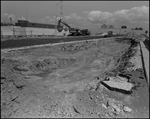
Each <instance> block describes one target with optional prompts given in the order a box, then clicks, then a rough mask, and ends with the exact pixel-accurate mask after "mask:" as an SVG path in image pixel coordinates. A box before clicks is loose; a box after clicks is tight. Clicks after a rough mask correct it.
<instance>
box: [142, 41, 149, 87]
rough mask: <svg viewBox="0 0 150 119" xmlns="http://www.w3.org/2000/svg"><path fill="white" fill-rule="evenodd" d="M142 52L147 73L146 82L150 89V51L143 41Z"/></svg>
mask: <svg viewBox="0 0 150 119" xmlns="http://www.w3.org/2000/svg"><path fill="white" fill-rule="evenodd" d="M140 51H141V58H142V65H143V69H144V72H145V77H146V81H147V84H148V87H149V51H148V49H147V48H146V46H145V45H144V43H143V41H140ZM147 54H148V55H147Z"/></svg>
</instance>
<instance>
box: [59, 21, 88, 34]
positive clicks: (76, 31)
mask: <svg viewBox="0 0 150 119" xmlns="http://www.w3.org/2000/svg"><path fill="white" fill-rule="evenodd" d="M61 24H63V25H65V26H66V27H67V28H68V29H69V33H70V34H69V35H68V36H89V35H90V31H89V30H88V29H79V28H72V27H71V26H69V25H68V24H67V23H66V22H64V21H62V19H60V20H59V21H58V25H57V30H58V32H61V31H62V30H63V26H62V25H61Z"/></svg>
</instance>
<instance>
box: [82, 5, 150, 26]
mask: <svg viewBox="0 0 150 119" xmlns="http://www.w3.org/2000/svg"><path fill="white" fill-rule="evenodd" d="M83 13H84V14H86V15H87V19H88V21H89V22H91V23H121V24H132V23H149V7H146V6H142V7H134V8H131V9H128V10H127V9H122V10H118V11H115V12H114V13H110V12H103V11H90V12H89V11H83Z"/></svg>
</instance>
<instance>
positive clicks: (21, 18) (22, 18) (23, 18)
mask: <svg viewBox="0 0 150 119" xmlns="http://www.w3.org/2000/svg"><path fill="white" fill-rule="evenodd" d="M18 20H26V18H25V17H20V18H18Z"/></svg>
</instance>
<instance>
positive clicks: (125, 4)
mask: <svg viewBox="0 0 150 119" xmlns="http://www.w3.org/2000/svg"><path fill="white" fill-rule="evenodd" d="M57 3H58V5H57V6H56V4H57ZM62 4H63V8H62V9H63V21H65V22H66V23H68V24H69V25H70V26H72V27H78V28H88V29H90V30H91V31H93V32H98V31H99V29H100V26H101V25H102V24H108V25H114V26H121V25H126V26H127V28H128V29H131V28H135V27H142V28H143V29H144V30H148V31H149V1H63V2H62ZM60 9H61V4H60V3H59V1H1V21H2V22H9V21H10V20H9V19H10V17H11V18H12V20H13V23H15V22H17V20H19V19H22V20H29V21H30V22H37V23H48V24H55V16H57V19H59V14H60Z"/></svg>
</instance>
